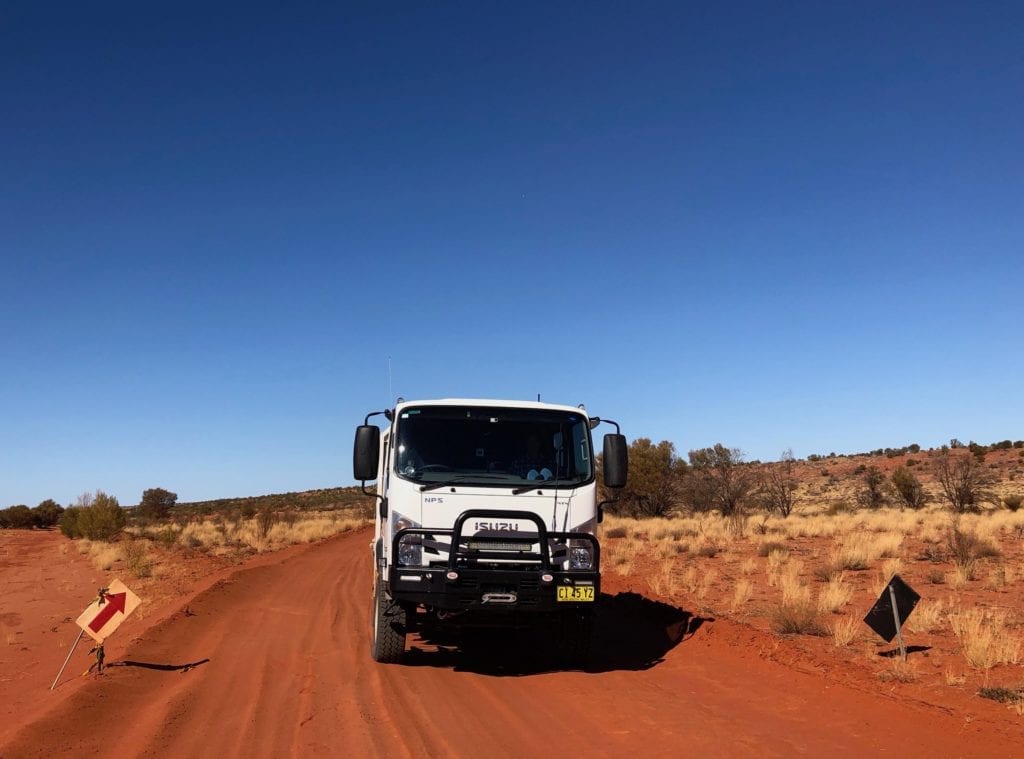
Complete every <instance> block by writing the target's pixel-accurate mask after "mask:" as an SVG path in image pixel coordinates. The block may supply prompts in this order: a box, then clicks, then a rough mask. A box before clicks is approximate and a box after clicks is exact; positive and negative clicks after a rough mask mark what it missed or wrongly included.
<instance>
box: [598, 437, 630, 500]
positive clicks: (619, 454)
mask: <svg viewBox="0 0 1024 759" xmlns="http://www.w3.org/2000/svg"><path fill="white" fill-rule="evenodd" d="M628 472H629V446H627V445H626V436H625V435H619V434H617V433H615V434H613V433H609V434H607V435H605V436H604V484H605V487H609V488H621V487H625V485H626V475H627V474H628Z"/></svg>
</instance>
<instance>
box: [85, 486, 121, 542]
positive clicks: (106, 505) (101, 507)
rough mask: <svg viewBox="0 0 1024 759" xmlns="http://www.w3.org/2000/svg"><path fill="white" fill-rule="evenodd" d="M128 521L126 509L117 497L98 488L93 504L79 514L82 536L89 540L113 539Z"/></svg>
mask: <svg viewBox="0 0 1024 759" xmlns="http://www.w3.org/2000/svg"><path fill="white" fill-rule="evenodd" d="M126 521H127V519H126V517H125V513H124V509H122V508H121V504H119V503H118V502H117V499H116V498H115V497H114V496H112V495H107V494H106V493H104V492H103V491H102V490H97V491H96V495H95V497H94V498H93V500H92V504H91V505H89V506H87V507H86V508H83V509H82V511H81V513H80V514H79V515H78V520H77V525H78V530H79V532H80V533H81V535H82V537H84V538H89V540H111V539H112V538H114V537H115V536H116V535H117V534H118V533H119V532H121V530H122V529H124V525H125V522H126Z"/></svg>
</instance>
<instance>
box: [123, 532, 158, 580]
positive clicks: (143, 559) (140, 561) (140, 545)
mask: <svg viewBox="0 0 1024 759" xmlns="http://www.w3.org/2000/svg"><path fill="white" fill-rule="evenodd" d="M121 554H122V556H123V558H124V565H125V567H126V568H127V569H128V571H129V572H131V573H132V574H133V575H135V576H136V577H149V576H150V574H152V570H153V559H152V558H151V557H150V555H149V546H147V545H146V541H144V540H138V539H134V540H126V541H125V542H124V543H122V544H121Z"/></svg>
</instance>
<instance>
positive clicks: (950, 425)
mask: <svg viewBox="0 0 1024 759" xmlns="http://www.w3.org/2000/svg"><path fill="white" fill-rule="evenodd" d="M143 5H144V6H146V7H145V8H142V7H141V6H140V5H139V4H138V3H123V4H113V3H100V4H92V3H87V4H82V3H66V4H56V3H47V4H44V3H20V4H11V3H8V4H5V5H4V7H3V9H2V10H0V92H2V102H3V107H2V117H0V166H2V170H0V440H2V443H0V506H7V505H10V504H14V503H27V504H29V505H34V504H35V503H38V502H39V501H40V500H42V499H44V498H50V497H52V498H55V499H57V500H58V501H60V502H62V503H67V502H70V501H72V500H73V499H74V498H75V496H76V495H78V494H79V493H82V492H84V491H87V490H88V491H91V490H95V489H96V488H102V489H104V490H106V491H107V492H110V493H113V494H114V495H116V496H117V497H118V498H119V499H120V500H121V502H122V503H125V504H128V503H135V502H137V501H138V499H139V497H140V495H141V492H142V490H143V489H145V488H148V487H157V486H160V487H165V488H168V489H171V490H174V491H175V492H177V493H178V494H179V496H180V497H181V499H183V500H193V499H202V498H213V497H222V496H232V495H253V494H259V493H267V492H279V491H286V490H303V489H307V488H314V487H328V486H332V485H337V484H350V483H351V481H352V480H351V475H352V472H351V442H352V433H353V428H354V427H355V425H357V424H358V423H360V422H361V421H362V417H363V415H364V414H365V413H366V412H367V411H369V410H376V409H379V408H382V407H383V406H384V405H385V404H386V403H387V401H388V357H389V356H390V357H391V363H392V368H393V388H394V395H402V396H405V397H407V398H416V397H423V398H429V397H446V396H469V397H509V398H523V399H528V398H534V397H536V394H537V393H538V392H539V393H541V394H542V395H543V398H544V399H545V400H550V401H558V402H566V403H572V404H575V403H578V402H585V403H586V405H587V408H588V409H589V410H591V411H592V412H593V413H597V414H600V415H602V416H608V417H611V418H614V419H617V420H618V421H619V422H621V423H622V424H623V427H624V431H625V432H626V433H627V434H628V436H629V437H630V438H633V437H638V436H644V437H650V438H653V439H655V440H660V439H669V440H672V441H673V442H674V443H675V444H676V447H677V449H678V450H679V451H680V453H682V454H684V455H685V452H686V451H687V450H689V449H691V448H695V447H702V446H706V445H711V444H713V443H715V442H723V443H725V444H727V445H730V446H735V447H739V448H742V449H743V450H744V451H746V453H747V456H748V458H760V459H765V460H767V459H774V458H777V457H778V455H779V453H780V452H781V451H782V450H783V449H785V448H787V447H792V449H793V451H794V453H795V454H796V455H797V456H806V455H807V454H809V453H828V452H829V451H835V452H839V453H843V452H856V451H862V450H867V449H871V448H875V447H882V446H897V445H904V444H908V443H911V442H917V443H919V444H921V445H924V446H930V445H938V444H940V443H942V442H945V441H948V439H949V438H950V437H953V436H956V437H960V438H961V439H964V440H967V439H974V440H977V441H979V442H985V443H987V442H992V441H994V440H1000V439H1003V438H1008V437H1009V438H1021V437H1024V403H1022V399H1021V387H1022V376H1024V358H1022V356H1024V350H1022V347H1024V345H1022V343H1024V340H1022V335H1024V332H1022V329H1024V300H1022V293H1024V46H1022V44H1021V29H1022V28H1024V5H1022V4H1021V3H1019V2H1007V3H989V2H983V3H961V2H954V3H920V4H919V3H902V2H901V3H892V2H880V3H846V4H837V3H806V4H800V3H785V4H775V3H761V2H755V3H749V4H746V3H729V4H725V3H714V2H701V3H695V2H694V3H687V2H664V3H646V2H630V3H610V2H573V3H569V2H565V3H563V2H544V3H526V2H516V3H504V4H498V3H479V2H464V3H424V2H417V3H409V4H403V3H366V4H365V5H356V4H350V3H346V4H341V3H314V4H301V5H300V4H273V5H268V6H264V5H262V4H259V3H252V2H249V3H244V4H240V5H238V6H237V7H234V8H231V7H229V6H226V5H222V4H216V8H214V7H213V6H214V5H215V4H212V3H199V4H191V3H189V4H185V3H172V4H164V5H162V6H160V7H152V6H150V5H149V4H143Z"/></svg>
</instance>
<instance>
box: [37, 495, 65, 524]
mask: <svg viewBox="0 0 1024 759" xmlns="http://www.w3.org/2000/svg"><path fill="white" fill-rule="evenodd" d="M63 511H64V507H63V506H61V505H60V504H59V503H57V502H56V501H55V500H53V499H52V498H47V499H46V500H45V501H42V502H40V504H39V505H38V506H36V507H35V508H34V509H32V519H33V520H35V523H36V527H53V526H54V525H55V524H57V520H58V519H60V515H61V512H63Z"/></svg>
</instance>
